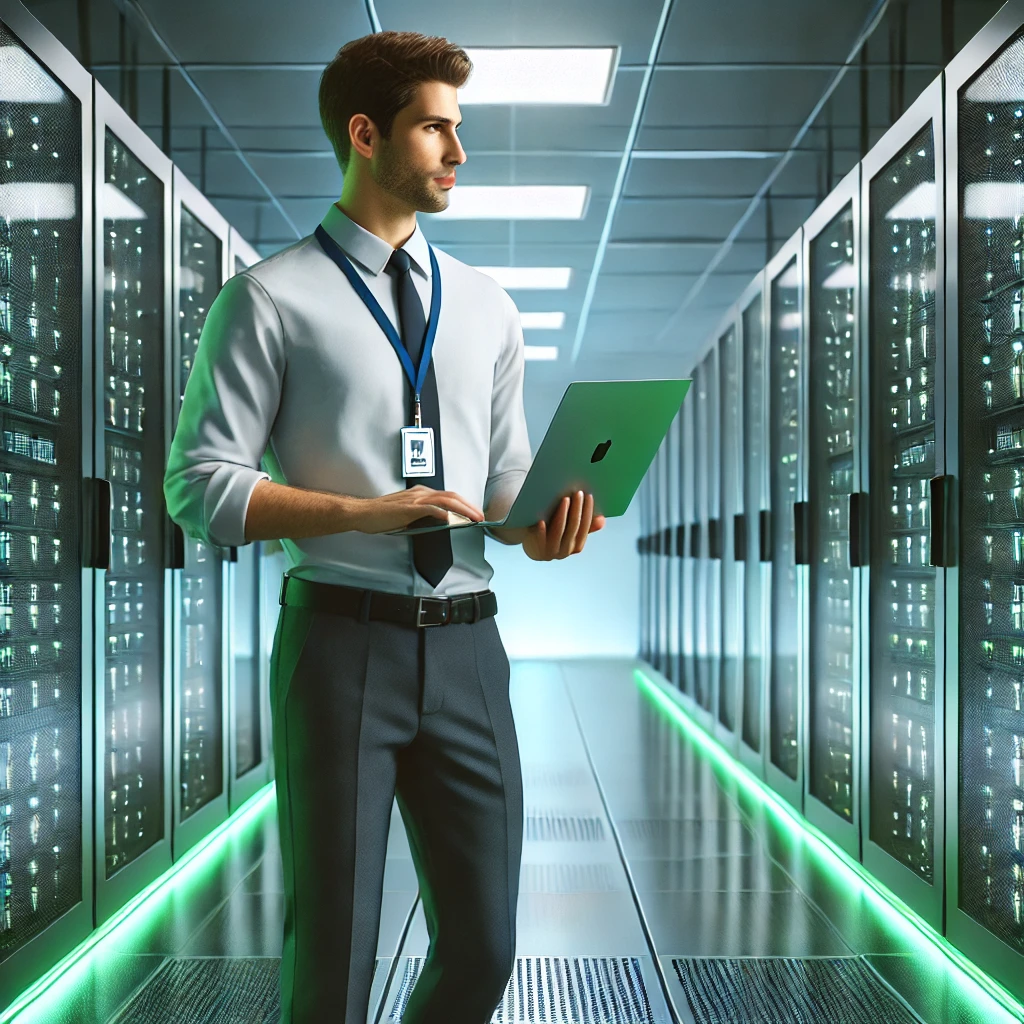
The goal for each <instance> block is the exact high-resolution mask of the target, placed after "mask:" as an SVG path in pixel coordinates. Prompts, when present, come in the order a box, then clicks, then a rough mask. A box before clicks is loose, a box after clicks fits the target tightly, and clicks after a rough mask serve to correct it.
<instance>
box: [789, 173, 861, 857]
mask: <svg viewBox="0 0 1024 1024" xmlns="http://www.w3.org/2000/svg"><path fill="white" fill-rule="evenodd" d="M860 176H861V165H860V164H857V166H856V167H854V168H853V170H852V171H850V172H849V173H848V174H847V175H846V177H845V178H843V180H842V181H841V182H840V183H839V184H838V185H837V186H836V188H835V189H834V190H833V191H832V193H831V194H830V195H829V196H828V197H827V198H826V199H825V200H824V201H823V202H822V203H821V205H820V206H819V207H818V208H817V210H815V211H814V213H812V214H811V216H810V217H809V218H808V219H807V221H806V223H805V224H804V282H805V285H804V295H803V301H804V325H805V328H806V334H805V353H806V358H805V361H804V379H805V381H806V382H807V385H808V388H807V391H806V392H805V396H806V401H805V406H804V408H805V412H806V417H805V422H806V427H805V436H806V432H807V431H809V430H810V427H811V423H810V419H811V406H812V403H811V401H810V395H811V392H810V378H809V372H810V362H811V349H812V345H813V343H814V339H813V338H812V337H811V326H812V325H811V309H810V302H811V269H812V268H811V246H812V245H813V243H814V241H815V239H816V238H817V237H818V236H819V235H820V234H821V233H822V231H824V230H825V229H826V228H827V227H828V226H829V225H830V224H831V223H832V221H833V219H834V218H835V217H836V216H837V215H838V214H839V213H840V212H841V211H842V210H843V209H844V208H845V207H846V206H847V205H850V207H851V210H852V217H853V262H854V272H855V274H856V280H857V281H858V282H860V280H861V265H862V262H863V261H862V259H861V251H860ZM858 291H860V287H859V285H858ZM860 301H861V297H860V295H859V294H858V295H857V296H856V298H855V309H856V310H857V317H856V319H855V323H854V325H853V342H852V350H853V365H854V367H859V366H860V365H861V351H860V323H859V320H860ZM854 380H855V381H856V383H855V385H854V402H855V406H854V410H855V412H854V424H855V425H854V437H853V453H854V454H853V485H852V491H853V492H854V493H856V492H857V491H860V490H861V489H862V487H863V481H862V479H861V473H860V464H859V459H860V455H859V453H860V452H861V451H862V445H863V437H862V431H861V430H860V418H861V415H862V414H861V409H862V404H863V395H862V393H861V388H860V381H859V380H858V379H857V378H856V375H854ZM804 468H805V479H809V476H810V466H809V465H806V460H805V467H804ZM808 500H810V501H811V504H812V506H813V504H814V496H813V495H812V494H810V493H809V494H808ZM811 520H812V522H813V520H814V512H813V511H812V513H811ZM812 556H813V552H812ZM810 568H811V567H810V566H808V570H810ZM850 572H851V574H852V576H851V586H852V588H853V601H852V604H853V611H852V619H853V636H854V637H855V638H856V637H857V636H858V634H859V632H860V629H861V627H862V625H863V622H862V619H861V615H860V600H861V593H862V590H863V588H862V586H861V574H862V570H859V569H851V570H850ZM810 575H811V574H810V572H809V571H808V581H807V582H808V587H807V615H808V619H807V639H808V645H811V644H813V643H814V637H813V636H811V630H810V618H809V615H810V610H811V603H812V602H811V593H810ZM807 649H808V650H809V649H810V648H809V646H808V648H807ZM850 678H851V681H852V684H853V687H854V693H853V707H852V724H853V745H852V756H853V760H854V764H853V766H852V787H853V795H852V803H851V812H852V821H844V820H843V819H842V818H840V817H839V816H838V815H837V814H835V813H834V812H833V811H832V810H831V809H830V808H829V807H827V806H826V805H825V804H824V803H822V802H821V801H820V800H819V799H818V798H817V797H816V796H814V794H813V793H812V792H811V771H810V767H811V748H810V744H811V738H812V736H813V734H814V728H813V722H811V682H812V681H811V672H810V659H808V665H807V671H806V672H805V673H804V697H805V703H804V707H805V708H806V709H807V723H806V724H807V729H806V731H805V734H804V735H805V744H804V749H803V756H804V758H805V762H806V763H805V765H804V815H805V816H806V818H807V820H808V821H810V822H811V824H812V825H815V826H816V827H818V828H819V829H821V830H822V832H824V833H825V834H826V835H828V836H829V838H831V839H832V840H833V841H834V842H835V843H836V844H837V845H839V846H840V847H842V848H843V849H844V850H845V851H846V852H847V853H848V854H849V855H850V856H851V857H853V858H854V859H855V860H860V817H861V810H862V808H861V794H860V752H859V749H858V742H859V741H858V737H859V736H860V731H861V728H862V721H861V708H860V701H861V690H862V689H863V687H862V685H861V659H860V650H859V644H858V643H857V642H856V639H855V640H854V644H853V669H852V671H851V673H850Z"/></svg>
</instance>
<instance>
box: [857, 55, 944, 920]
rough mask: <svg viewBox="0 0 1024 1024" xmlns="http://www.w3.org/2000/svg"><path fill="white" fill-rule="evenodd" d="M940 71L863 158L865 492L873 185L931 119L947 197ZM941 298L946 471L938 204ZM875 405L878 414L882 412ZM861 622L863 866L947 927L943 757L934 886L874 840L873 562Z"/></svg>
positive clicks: (939, 228)
mask: <svg viewBox="0 0 1024 1024" xmlns="http://www.w3.org/2000/svg"><path fill="white" fill-rule="evenodd" d="M942 109H943V107H942V76H941V75H940V76H939V77H938V78H936V79H935V81H934V82H932V84H931V85H930V86H928V88H927V89H925V90H924V91H923V92H922V93H921V95H920V96H919V97H918V99H917V100H916V101H915V102H914V103H913V104H912V105H911V106H910V107H909V108H908V109H907V111H906V112H905V113H904V114H903V116H902V117H900V119H899V120H898V121H897V122H896V123H895V124H894V125H893V126H892V127H891V128H890V129H889V130H888V131H887V132H886V133H885V135H883V136H882V138H881V139H880V140H879V141H878V142H877V143H876V144H875V146H874V147H873V148H872V150H871V152H870V153H868V155H867V156H866V157H865V158H864V160H863V162H862V176H861V211H862V212H861V224H860V227H861V235H860V251H861V254H862V259H861V274H860V311H859V315H860V339H861V341H862V344H861V353H860V357H859V363H860V383H861V395H862V401H861V403H860V408H859V410H858V415H859V418H860V422H861V424H862V432H861V438H862V444H861V451H860V457H861V458H860V462H861V480H862V481H863V487H862V490H865V491H867V490H869V488H871V487H872V486H873V485H875V480H874V478H873V476H872V474H871V465H870V463H871V459H872V458H873V457H874V453H873V452H872V451H871V434H870V428H869V426H868V425H869V423H870V420H871V417H872V410H871V388H870V380H871V368H872V355H873V352H874V348H873V344H872V339H871V320H872V308H871V301H872V296H871V266H870V262H871V185H872V182H873V181H874V180H875V179H876V178H877V177H878V175H880V174H881V173H882V172H883V171H884V170H885V169H886V168H887V167H888V165H889V164H890V163H891V162H892V161H893V160H894V159H895V158H896V156H897V155H898V154H899V153H900V152H901V151H902V150H903V149H904V148H905V147H906V146H907V145H908V144H909V143H910V141H911V140H912V139H913V137H914V136H915V135H917V134H918V133H919V132H920V131H921V129H922V128H924V127H925V126H926V125H928V124H929V123H931V126H932V131H933V144H934V148H935V183H936V195H937V196H942V195H943V190H944V185H945V180H944V173H943V172H944V151H943V130H942ZM935 230H936V256H935V258H936V295H935V338H936V360H935V376H936V379H935V407H936V408H935V442H936V473H939V472H942V470H941V468H940V467H941V466H942V458H943V457H942V452H943V446H944V441H945V430H944V425H943V417H944V414H945V402H944V400H943V362H942V360H943V352H944V348H945V345H944V341H945V338H944V331H943V325H944V319H945V317H944V308H943V301H944V298H943V293H944V281H943V275H944V259H943V244H944V238H943V232H944V225H943V220H942V216H941V212H940V211H939V209H938V207H937V208H936V225H935ZM880 414H881V413H880V411H878V410H876V415H880ZM944 585H945V579H944V570H942V569H941V568H936V570H935V693H934V708H933V719H932V728H933V730H934V732H933V735H934V737H935V740H934V743H935V745H936V746H938V744H940V743H941V741H942V735H943V716H944V713H945V706H944V705H945V701H944V685H945V680H944V678H943V675H944V674H943V664H942V658H941V656H940V652H941V650H942V640H943V637H944V636H945V632H946V628H945V627H946V620H945V616H944V614H943V610H944V609H943V603H944ZM860 613H861V620H860V621H861V623H862V627H863V628H861V629H859V630H858V631H857V637H856V642H857V643H858V644H859V645H860V648H861V702H860V704H861V723H862V726H861V731H860V759H861V760H860V787H861V848H862V852H863V862H864V866H865V867H866V868H867V869H868V870H869V871H870V872H871V873H872V874H873V875H875V877H876V878H878V879H880V880H881V881H882V882H883V883H884V884H885V885H886V886H887V887H888V888H889V889H891V890H892V891H893V892H894V893H896V894H897V895H898V896H899V897H900V898H901V899H903V900H904V901H905V902H906V903H907V904H908V905H909V906H911V907H913V908H914V909H915V910H916V911H917V912H918V913H919V914H920V915H921V916H922V917H923V918H924V919H925V920H926V921H927V922H928V923H929V924H930V925H931V926H932V927H933V928H935V929H937V930H939V931H941V930H942V908H943V895H944V877H943V858H944V850H945V844H944V834H943V832H944V828H945V821H944V817H945V814H944V811H945V794H944V789H945V780H944V778H943V774H942V767H941V765H942V762H941V759H939V758H938V757H936V758H935V759H934V763H935V768H934V772H935V778H934V782H935V802H934V818H933V822H934V830H935V832H934V836H935V838H934V856H935V867H934V871H935V874H934V879H935V880H934V882H933V884H931V885H929V884H928V883H927V882H926V881H925V880H924V879H923V878H921V877H920V876H919V875H918V874H917V873H915V872H914V871H912V870H910V868H908V867H906V866H905V865H904V864H902V863H901V862H900V861H898V860H896V859H895V858H894V857H892V856H891V855H890V854H889V853H888V852H887V851H886V850H884V849H883V848H882V847H881V846H879V845H878V844H877V843H875V842H873V841H872V840H871V807H870V794H871V722H872V715H871V696H872V686H871V648H870V637H871V636H872V635H873V634H874V633H875V632H876V631H875V630H874V629H873V628H872V623H871V574H870V567H869V566H865V567H864V569H863V570H862V574H861V603H860Z"/></svg>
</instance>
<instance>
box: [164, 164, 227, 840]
mask: <svg viewBox="0 0 1024 1024" xmlns="http://www.w3.org/2000/svg"><path fill="white" fill-rule="evenodd" d="M173 194H174V205H173V226H174V235H173V251H174V260H173V263H172V267H173V271H174V276H173V278H172V281H173V285H172V297H173V323H174V326H175V330H174V349H173V359H172V362H173V367H174V369H173V373H172V380H173V385H174V388H175V398H174V401H173V402H172V406H173V410H174V423H175V425H177V419H178V413H179V411H180V403H181V399H182V397H183V396H184V391H185V384H186V381H187V380H188V375H189V372H190V371H191V368H192V357H193V355H194V353H195V349H196V346H197V345H198V343H199V338H200V333H201V331H202V326H203V324H204V323H205V321H206V314H207V312H208V311H209V308H210V303H212V302H213V299H214V298H215V297H216V294H217V292H218V291H219V290H220V287H221V285H222V284H223V283H224V281H225V280H226V278H227V259H228V225H227V222H226V221H225V220H224V218H223V217H222V216H221V215H220V214H219V213H218V212H217V211H216V210H215V209H214V207H213V205H212V204H211V203H210V201H209V200H208V199H207V198H206V197H205V196H204V195H203V194H202V193H201V192H200V191H199V190H198V189H197V188H196V187H195V186H194V185H193V184H192V183H191V182H190V181H189V180H188V178H187V177H186V176H185V174H184V173H183V172H182V171H181V169H180V168H178V167H175V168H174V193H173ZM178 535H179V537H180V536H181V532H180V531H178ZM182 546H183V548H184V550H183V552H178V554H179V555H180V556H181V557H180V558H177V559H176V560H175V565H176V569H177V571H176V572H175V580H174V597H173V607H174V609H175V627H176V628H175V636H174V640H173V663H174V676H173V678H174V727H173V728H174V745H173V751H174V754H173V762H172V782H173V809H174V821H173V833H172V835H173V838H172V843H173V846H172V850H173V855H174V859H175V860H177V859H178V858H179V857H181V855H182V854H183V853H185V852H186V851H187V850H189V849H190V848H191V847H192V846H194V845H195V843H196V842H198V841H199V840H200V839H202V838H203V837H204V836H205V835H207V834H208V833H209V832H210V831H211V830H212V829H213V828H215V827H216V826H217V825H219V824H220V823H221V822H222V821H224V819H225V818H226V817H227V813H228V760H229V758H228V756H227V752H228V749H229V738H228V715H227V708H228V700H227V680H228V678H229V674H230V648H229V632H230V631H229V630H227V629H225V628H224V608H225V600H226V595H227V587H228V575H229V573H228V556H227V552H224V551H222V550H219V549H215V548H213V547H211V546H210V545H207V544H204V543H202V542H201V541H198V540H193V539H192V538H186V539H184V543H183V545H182Z"/></svg>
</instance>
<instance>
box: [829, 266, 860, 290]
mask: <svg viewBox="0 0 1024 1024" xmlns="http://www.w3.org/2000/svg"><path fill="white" fill-rule="evenodd" d="M821 287H822V288H831V289H833V290H835V291H842V290H844V289H847V288H856V287H857V270H856V268H855V267H854V265H853V264H852V263H840V264H839V266H838V267H836V269H835V270H833V271H832V273H831V274H829V275H828V277H826V278H825V280H824V281H822V283H821Z"/></svg>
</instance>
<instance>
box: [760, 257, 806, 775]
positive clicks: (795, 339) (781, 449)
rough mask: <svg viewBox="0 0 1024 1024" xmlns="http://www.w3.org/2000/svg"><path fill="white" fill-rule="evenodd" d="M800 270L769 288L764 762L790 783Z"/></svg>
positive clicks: (794, 718)
mask: <svg viewBox="0 0 1024 1024" xmlns="http://www.w3.org/2000/svg"><path fill="white" fill-rule="evenodd" d="M801 323H802V319H801V314H800V270H799V265H798V263H797V258H796V257H794V258H793V259H792V261H791V262H790V263H788V264H787V265H786V267H785V269H784V270H783V271H782V273H780V274H779V275H778V277H776V278H775V280H774V281H772V283H771V322H770V324H769V332H770V333H769V347H768V351H769V380H770V384H771V400H770V401H769V403H768V408H769V420H768V422H769V428H768V445H769V460H770V474H769V488H770V494H769V499H770V507H771V524H772V540H771V545H772V573H771V656H770V658H771V660H770V663H769V673H770V674H769V689H768V694H769V703H768V716H769V718H768V730H769V741H770V742H769V757H770V758H771V763H772V764H773V765H775V767H776V768H778V769H779V770H780V771H782V772H784V773H785V774H786V775H787V776H788V777H789V778H791V779H793V780H796V779H797V778H798V777H799V770H800V746H799V744H800V657H799V649H800V648H799V645H800V618H799V607H800V605H799V598H800V590H799V570H798V569H797V565H796V554H797V552H796V531H795V529H794V523H795V513H794V504H795V503H796V502H798V501H800V500H801V493H802V492H801V473H802V472H803V469H802V466H801V444H800V434H801V431H802V430H803V420H802V412H801V408H802V407H801V402H800V396H801V383H800V381H801V376H802V374H803V365H802V358H803V352H802V350H803V337H802V328H801Z"/></svg>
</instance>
